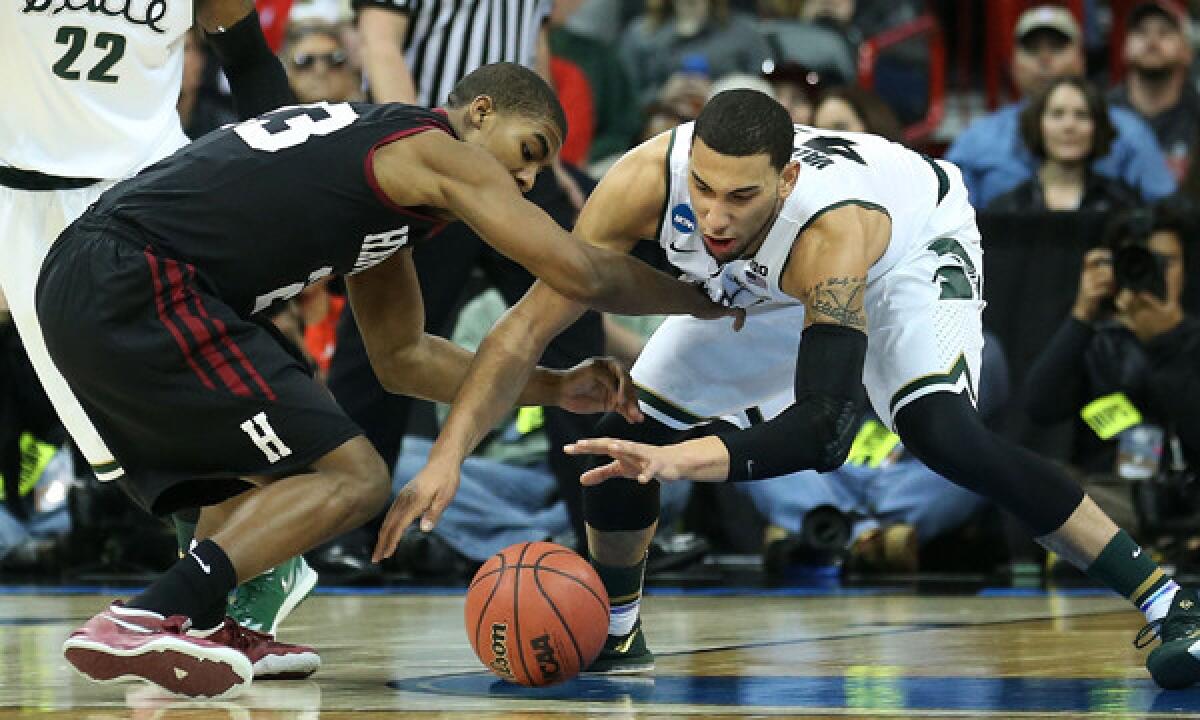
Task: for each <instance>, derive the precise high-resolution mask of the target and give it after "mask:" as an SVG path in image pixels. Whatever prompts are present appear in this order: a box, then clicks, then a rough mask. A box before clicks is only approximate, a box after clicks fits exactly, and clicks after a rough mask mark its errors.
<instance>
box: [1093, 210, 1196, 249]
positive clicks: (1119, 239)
mask: <svg viewBox="0 0 1200 720" xmlns="http://www.w3.org/2000/svg"><path fill="white" fill-rule="evenodd" d="M1194 228H1195V218H1194V217H1193V216H1192V214H1191V213H1189V212H1188V208H1187V207H1186V206H1185V205H1184V204H1183V203H1182V202H1180V201H1178V200H1175V199H1172V198H1167V199H1164V200H1160V201H1158V202H1157V203H1154V204H1153V205H1150V206H1148V207H1139V208H1133V209H1131V210H1128V211H1126V212H1123V213H1121V214H1119V215H1117V216H1116V217H1114V218H1113V219H1112V220H1111V221H1109V223H1108V225H1107V226H1106V227H1105V228H1104V238H1103V240H1102V242H1101V244H1102V245H1103V246H1104V247H1108V248H1111V249H1113V250H1119V249H1121V248H1123V247H1129V246H1131V245H1132V246H1138V247H1144V246H1145V245H1146V242H1147V241H1148V240H1149V239H1150V236H1151V235H1153V234H1155V233H1158V232H1169V233H1173V234H1174V235H1175V236H1176V237H1178V238H1179V242H1180V243H1183V242H1184V241H1185V240H1186V239H1187V238H1188V237H1190V236H1191V234H1192V233H1193V231H1194Z"/></svg>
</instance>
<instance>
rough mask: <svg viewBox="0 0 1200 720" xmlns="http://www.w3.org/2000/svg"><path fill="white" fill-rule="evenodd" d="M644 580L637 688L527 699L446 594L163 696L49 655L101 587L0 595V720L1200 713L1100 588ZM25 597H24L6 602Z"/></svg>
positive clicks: (352, 623)
mask: <svg viewBox="0 0 1200 720" xmlns="http://www.w3.org/2000/svg"><path fill="white" fill-rule="evenodd" d="M741 592H742V591H738V590H736V589H730V588H724V589H722V588H717V589H715V590H712V589H710V590H708V591H703V593H704V594H696V593H692V592H688V591H672V590H671V589H669V588H662V589H658V590H657V592H656V594H654V595H651V596H650V597H649V598H648V600H647V602H646V603H645V608H646V611H645V622H646V628H647V635H648V637H649V639H650V641H651V644H652V647H653V648H654V650H655V651H656V652H657V653H658V669H657V672H656V674H655V675H654V677H653V678H631V679H625V680H618V679H599V678H592V679H580V680H576V681H573V682H571V683H568V684H565V685H561V686H558V687H553V688H547V689H543V690H527V689H524V688H518V687H514V686H510V685H507V684H504V683H502V682H499V681H497V680H495V678H494V677H493V676H492V675H490V674H489V673H487V672H485V671H484V670H483V668H482V666H481V665H480V664H479V663H478V661H477V660H476V659H475V657H474V655H473V654H472V652H471V649H470V647H469V646H468V644H467V642H466V638H465V635H464V633H463V630H462V609H463V603H462V599H461V597H460V595H459V594H458V593H457V591H450V590H446V591H436V590H435V591H433V592H430V591H424V592H422V593H419V594H412V593H406V594H395V593H393V592H391V591H384V592H380V593H377V594H324V595H318V596H316V597H313V598H310V599H309V600H308V602H306V603H305V604H304V605H302V606H301V607H300V608H299V609H298V610H297V611H296V612H295V614H294V615H293V616H292V617H291V618H290V619H289V620H288V622H287V623H286V624H285V626H284V632H283V633H282V636H283V639H285V640H287V639H291V640H294V641H298V642H305V643H310V644H313V645H315V646H317V648H318V649H319V650H320V652H321V654H322V657H323V659H324V666H323V667H322V668H321V670H320V672H318V673H317V675H315V676H314V677H313V678H312V679H311V680H309V681H302V682H296V681H293V682H273V683H271V682H261V683H258V684H256V685H254V686H253V687H252V688H250V690H249V691H248V692H247V693H246V694H245V695H243V696H242V697H240V698H238V699H235V700H230V701H224V702H211V703H187V702H181V701H178V700H175V699H172V698H169V697H166V696H163V695H160V694H159V693H158V692H157V691H155V690H153V689H151V688H149V687H148V686H145V685H140V684H124V685H96V684H92V683H89V682H87V681H86V680H83V679H82V678H80V677H79V676H77V675H76V674H75V673H74V671H73V670H71V669H70V667H69V666H68V665H67V664H66V663H65V661H64V660H63V659H62V656H61V654H60V651H59V647H60V645H61V643H62V640H63V638H64V637H65V636H66V635H67V633H68V632H70V630H72V629H73V628H74V627H75V626H76V625H78V624H80V623H81V622H82V621H83V620H84V619H85V618H86V617H88V616H90V615H91V614H92V613H94V612H96V611H97V610H98V609H99V608H100V607H102V606H103V604H104V603H105V602H107V600H108V599H110V597H111V596H109V595H62V594H50V595H45V594H34V592H33V591H22V590H20V589H16V590H11V589H10V590H9V591H8V594H0V720H18V718H20V719H21V720H31V719H32V718H35V717H38V716H44V715H46V714H54V715H58V716H66V717H70V718H80V719H81V720H82V719H86V720H118V719H125V718H128V719H130V720H152V719H154V718H163V717H171V718H179V719H180V720H214V719H216V720H224V719H226V718H228V719H229V720H302V719H311V718H317V717H320V718H322V719H323V720H374V719H375V718H384V719H388V720H390V719H392V718H398V717H403V716H415V717H428V718H494V719H496V720H501V719H503V718H538V719H543V718H545V719H549V720H552V719H553V718H555V717H596V718H661V717H669V716H685V715H686V716H693V717H714V718H715V717H721V718H743V717H752V716H758V717H762V716H786V715H792V716H805V717H817V718H820V717H839V718H844V717H863V718H865V717H931V716H936V717H1005V718H1009V717H1110V718H1111V717H1117V718H1135V717H1137V718H1141V717H1147V716H1160V715H1161V716H1178V717H1186V716H1191V717H1200V690H1191V691H1182V692H1159V691H1158V690H1157V689H1156V688H1155V686H1154V685H1153V683H1152V682H1151V681H1150V679H1149V677H1148V675H1147V674H1146V672H1145V670H1144V668H1143V666H1142V663H1143V659H1144V654H1145V651H1139V650H1135V649H1134V648H1133V647H1132V646H1131V645H1130V641H1131V639H1132V638H1133V635H1134V634H1135V633H1136V631H1137V630H1138V628H1139V627H1140V626H1141V624H1142V623H1141V618H1140V616H1139V615H1137V614H1136V613H1134V612H1132V611H1130V610H1128V608H1127V606H1126V604H1125V603H1124V602H1123V601H1121V600H1120V599H1117V598H1114V597H1112V596H1108V595H1103V594H1099V593H1094V592H1091V591H1082V592H1074V593H1072V592H1067V593H1065V594H1050V595H1046V594H1042V593H1032V594H1026V595H1022V594H1020V593H1011V592H1003V591H1001V592H995V593H987V592H984V593H980V594H972V595H961V596H917V595H912V594H900V593H899V592H898V591H894V590H871V589H862V588H860V589H856V590H853V591H833V592H832V594H830V593H823V594H818V595H813V594H811V593H808V592H804V591H800V592H797V591H786V590H785V591H775V592H772V591H762V590H746V591H744V592H745V593H747V594H741ZM26 593H27V594H26Z"/></svg>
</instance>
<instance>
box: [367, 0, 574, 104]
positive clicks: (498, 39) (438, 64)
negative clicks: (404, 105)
mask: <svg viewBox="0 0 1200 720" xmlns="http://www.w3.org/2000/svg"><path fill="white" fill-rule="evenodd" d="M353 4H354V7H355V8H361V7H381V8H387V9H389V10H394V11H396V12H401V13H405V14H406V15H408V37H407V38H406V40H405V44H404V59H405V61H407V62H408V68H409V70H410V71H411V72H412V77H413V84H414V85H416V88H417V104H418V105H423V106H425V107H434V106H437V105H441V104H442V103H444V102H445V101H446V98H447V96H449V95H450V91H451V90H453V89H454V86H455V85H456V84H457V83H458V81H459V80H461V79H462V78H463V77H464V76H465V75H467V74H468V73H470V72H471V71H473V70H475V69H476V68H478V67H480V66H481V65H487V64H488V63H494V62H515V63H520V64H522V65H524V66H526V67H530V68H532V67H535V66H536V63H537V46H538V33H539V32H540V31H541V29H542V25H543V23H545V22H546V18H547V17H548V16H549V15H550V10H551V7H552V6H553V5H554V0H354V3H353Z"/></svg>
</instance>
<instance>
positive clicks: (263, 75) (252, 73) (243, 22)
mask: <svg viewBox="0 0 1200 720" xmlns="http://www.w3.org/2000/svg"><path fill="white" fill-rule="evenodd" d="M196 20H197V21H198V22H199V23H200V25H201V26H202V27H203V28H204V30H205V35H206V37H207V38H208V42H209V43H210V44H211V45H212V48H213V51H214V52H215V53H216V54H217V58H218V59H219V60H220V61H221V67H222V68H224V70H225V76H226V77H227V78H229V90H230V92H231V93H232V94H233V106H234V110H236V111H237V114H238V118H239V119H241V120H245V119H246V118H251V117H254V116H256V115H261V114H262V113H265V112H268V111H270V110H274V109H276V108H279V107H283V106H284V105H292V104H295V102H296V95H295V94H294V93H293V92H292V87H291V85H290V84H289V83H288V79H287V73H286V72H284V70H283V64H282V63H280V62H279V58H277V57H276V56H275V53H273V52H271V48H269V47H268V46H267V40H266V38H265V37H263V31H262V26H261V25H260V24H259V22H258V12H257V11H255V9H254V2H253V1H252V0H199V1H198V2H197V3H196Z"/></svg>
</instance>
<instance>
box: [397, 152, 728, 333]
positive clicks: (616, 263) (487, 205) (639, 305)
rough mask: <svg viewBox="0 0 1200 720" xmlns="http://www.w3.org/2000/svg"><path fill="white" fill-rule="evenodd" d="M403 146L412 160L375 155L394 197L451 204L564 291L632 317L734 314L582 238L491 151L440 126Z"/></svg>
mask: <svg viewBox="0 0 1200 720" xmlns="http://www.w3.org/2000/svg"><path fill="white" fill-rule="evenodd" d="M396 145H407V146H408V147H406V148H402V149H397V153H398V154H397V155H396V157H398V158H399V157H403V155H408V157H409V158H410V159H411V160H412V161H413V162H408V163H403V164H398V163H391V162H388V167H385V168H382V169H381V168H380V167H379V165H380V163H381V155H382V156H384V158H387V157H392V156H391V154H390V153H389V154H385V153H383V152H382V151H381V152H380V153H377V154H376V171H375V172H376V177H377V178H381V179H383V178H386V177H387V176H389V175H394V182H393V183H392V184H391V185H390V186H389V185H387V184H385V185H384V187H385V189H386V190H387V192H388V194H389V195H392V193H393V190H394V191H395V192H397V193H400V194H401V196H409V197H412V198H413V199H417V202H408V203H403V204H410V205H430V206H434V207H440V208H444V209H446V210H449V211H450V212H452V213H454V214H455V215H456V216H457V217H459V218H460V219H462V220H463V221H464V222H466V223H467V224H468V225H470V226H471V227H472V229H474V230H475V231H476V232H477V233H479V236H480V237H482V238H483V239H484V241H486V242H487V243H488V244H489V245H491V246H492V247H494V248H496V250H498V251H499V252H500V253H501V254H503V255H505V256H506V257H508V258H509V259H511V260H513V261H514V262H517V263H520V264H521V265H523V266H524V267H525V268H526V269H528V270H529V271H530V272H531V273H533V274H534V275H536V276H537V277H538V278H540V279H542V280H545V281H546V283H547V284H549V285H550V286H551V287H553V288H554V289H555V290H557V291H559V292H560V293H562V294H563V295H564V296H566V297H568V298H571V299H572V300H576V301H578V302H581V303H584V304H587V305H590V306H591V307H594V308H596V309H597V310H603V311H606V312H615V313H622V314H627V315H649V314H688V315H694V316H697V317H702V318H718V317H723V316H727V315H728V316H733V315H734V311H731V310H729V309H727V308H724V307H722V306H720V305H718V304H716V303H714V302H712V301H711V300H709V299H708V297H707V296H705V295H704V294H703V293H701V292H700V291H698V290H697V289H696V288H694V287H692V286H690V285H687V284H686V283H682V282H680V281H678V280H675V279H674V278H672V277H670V276H668V275H666V274H664V273H661V272H659V271H657V270H655V269H653V268H651V267H650V266H649V265H646V264H645V263H643V262H641V261H640V260H637V259H636V258H633V257H630V256H627V255H623V254H621V253H616V252H611V251H608V250H605V249H603V248H597V247H593V246H590V245H587V244H585V243H583V242H580V241H579V240H578V239H577V238H575V237H573V236H572V235H571V234H569V233H567V232H566V231H565V230H563V229H562V228H561V227H559V226H558V224H557V223H555V222H554V220H552V219H551V218H550V216H549V215H547V214H546V213H544V212H543V211H542V210H541V209H540V208H538V207H537V206H536V205H534V204H533V203H531V202H529V201H528V200H526V199H525V198H524V197H522V196H521V194H520V192H519V191H518V189H517V185H516V182H515V181H514V180H513V178H512V177H511V176H510V175H509V174H508V172H507V171H506V170H505V169H504V168H503V167H502V166H501V165H500V164H499V163H498V162H497V161H496V160H495V159H494V158H493V157H492V156H491V155H490V154H489V153H487V151H485V150H483V149H481V148H479V147H476V146H474V145H471V144H470V143H464V142H459V141H456V140H454V139H453V138H451V137H449V136H448V135H445V134H442V133H433V132H430V133H422V134H421V135H418V136H416V137H413V138H409V139H408V140H406V141H405V142H404V143H392V145H390V146H388V147H387V148H385V150H387V149H391V148H392V147H393V146H396ZM393 199H394V200H396V201H397V202H400V198H396V197H394V198H393Z"/></svg>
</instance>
